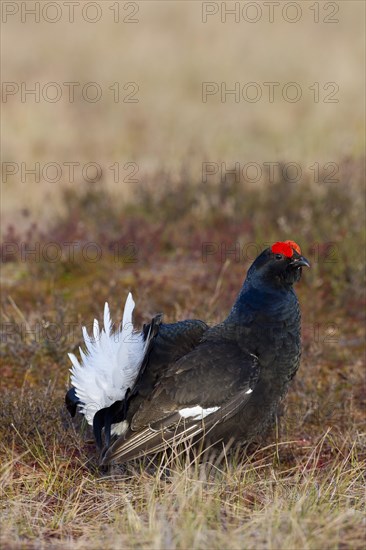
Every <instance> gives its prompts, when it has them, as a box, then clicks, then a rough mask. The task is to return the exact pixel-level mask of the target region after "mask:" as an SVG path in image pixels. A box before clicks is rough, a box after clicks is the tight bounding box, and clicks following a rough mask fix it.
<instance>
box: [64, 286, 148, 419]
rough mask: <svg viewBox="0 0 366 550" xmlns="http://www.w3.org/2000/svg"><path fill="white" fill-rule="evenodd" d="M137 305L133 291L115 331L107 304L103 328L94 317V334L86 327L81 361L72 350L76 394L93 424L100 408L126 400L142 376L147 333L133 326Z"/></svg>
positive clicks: (82, 410) (72, 377) (71, 358)
mask: <svg viewBox="0 0 366 550" xmlns="http://www.w3.org/2000/svg"><path fill="white" fill-rule="evenodd" d="M134 307H135V303H134V301H133V298H132V294H131V293H129V294H128V296H127V300H126V303H125V307H124V312H123V318H122V324H121V326H120V328H119V329H118V330H117V331H115V332H113V323H112V319H111V315H110V310H109V306H108V303H106V304H105V306H104V315H103V324H104V327H103V328H102V329H100V327H99V323H98V321H97V320H96V319H94V322H93V336H89V334H88V331H87V329H86V327H83V329H82V333H83V338H84V344H85V347H86V350H85V351H83V350H82V349H81V348H80V361H79V360H78V359H77V357H76V356H75V355H74V354H73V353H69V357H70V360H71V363H72V368H71V369H70V372H71V383H72V386H73V387H74V394H75V396H76V398H77V399H78V400H79V402H80V403H79V404H80V411H81V412H82V413H83V414H84V415H85V418H86V419H87V421H88V423H89V424H90V425H92V424H93V418H94V415H95V413H96V412H97V411H99V410H100V409H103V408H105V407H110V406H111V405H112V404H113V403H114V402H115V401H118V400H121V399H124V396H125V394H126V391H127V390H128V389H129V388H131V387H132V386H133V384H134V382H135V380H136V378H137V376H138V373H139V369H140V366H141V364H142V361H143V358H144V353H145V351H146V350H145V338H144V335H143V333H140V332H135V331H134V329H133V324H132V313H133V310H134Z"/></svg>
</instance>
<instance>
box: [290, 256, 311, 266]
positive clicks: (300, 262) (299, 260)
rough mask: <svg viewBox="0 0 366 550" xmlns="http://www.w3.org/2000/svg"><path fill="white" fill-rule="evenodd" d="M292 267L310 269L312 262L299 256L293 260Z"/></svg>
mask: <svg viewBox="0 0 366 550" xmlns="http://www.w3.org/2000/svg"><path fill="white" fill-rule="evenodd" d="M291 265H293V266H294V267H310V262H309V261H308V260H307V259H306V258H304V256H299V257H298V258H294V259H293V260H292V262H291Z"/></svg>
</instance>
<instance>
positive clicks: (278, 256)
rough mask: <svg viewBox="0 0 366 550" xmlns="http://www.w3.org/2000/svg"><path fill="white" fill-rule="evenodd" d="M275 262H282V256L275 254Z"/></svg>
mask: <svg viewBox="0 0 366 550" xmlns="http://www.w3.org/2000/svg"><path fill="white" fill-rule="evenodd" d="M275 257H276V260H282V258H283V256H282V254H276V256H275Z"/></svg>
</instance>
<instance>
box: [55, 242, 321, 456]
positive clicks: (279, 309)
mask: <svg viewBox="0 0 366 550" xmlns="http://www.w3.org/2000/svg"><path fill="white" fill-rule="evenodd" d="M303 266H308V267H309V266H310V264H309V262H308V261H307V260H306V258H304V257H303V256H302V255H301V251H300V247H299V246H298V245H297V244H296V243H295V242H293V241H285V242H277V243H275V244H273V245H272V246H271V247H270V248H267V249H266V250H264V252H262V253H261V254H260V255H259V256H258V257H257V258H256V260H255V261H254V262H253V264H252V265H251V267H250V268H249V270H248V273H247V277H246V280H245V282H244V284H243V286H242V289H241V291H240V293H239V295H238V297H237V299H236V301H235V303H234V305H233V308H232V310H231V312H230V313H229V315H228V317H227V318H226V319H225V320H224V321H223V322H222V323H220V324H218V325H216V326H213V327H208V326H207V325H206V323H204V322H203V321H199V320H187V321H181V322H178V323H173V324H165V323H163V322H162V315H157V316H156V317H154V318H153V319H152V321H151V322H150V323H149V324H148V325H144V327H143V330H142V331H141V332H135V331H134V330H133V325H132V312H133V309H134V305H135V304H134V302H133V299H132V296H131V294H129V295H128V298H127V301H126V305H125V309H124V314H123V320H122V324H121V327H120V329H119V330H118V331H116V332H113V330H112V322H111V319H110V314H109V307H108V304H106V305H105V310H104V330H100V329H99V325H98V322H97V321H96V320H95V321H94V326H93V337H89V335H88V333H87V331H86V329H85V327H84V328H83V336H84V340H85V344H86V348H87V352H86V353H84V352H83V351H82V349H80V355H81V364H80V363H79V361H78V360H77V358H76V357H75V356H74V355H72V354H70V359H71V361H72V364H73V367H72V369H71V382H72V386H73V387H72V388H71V389H70V390H69V391H68V392H67V394H66V398H65V400H66V405H67V408H68V410H69V411H70V413H71V414H72V415H74V414H75V412H76V410H77V408H79V410H80V412H82V413H83V414H84V415H85V417H86V419H87V421H88V422H89V424H91V425H93V429H94V434H95V438H96V442H97V445H98V446H99V447H100V448H102V446H103V435H104V448H103V450H102V453H101V463H102V464H108V463H110V462H112V461H118V462H125V461H127V460H130V459H133V458H137V457H139V456H142V455H144V454H147V453H155V452H158V451H161V450H163V449H166V448H169V447H173V446H175V445H177V444H179V443H181V442H185V441H187V440H190V441H193V442H196V441H198V440H203V441H204V442H205V443H206V442H207V444H213V443H217V442H223V443H229V442H245V441H250V440H251V439H253V437H254V436H255V435H256V434H258V433H259V432H261V431H262V430H263V429H264V428H265V426H266V425H267V424H268V422H269V421H270V419H271V418H272V417H273V415H274V413H275V412H276V409H277V407H278V404H279V402H280V401H281V399H282V398H283V396H284V395H285V394H286V392H287V389H288V385H289V383H290V381H291V379H292V378H293V376H294V375H295V373H296V371H297V369H298V367H299V363H300V355H301V341H300V320H301V319H300V308H299V303H298V299H297V297H296V294H295V292H294V289H293V284H294V283H296V282H298V281H299V280H300V278H301V272H302V267H303Z"/></svg>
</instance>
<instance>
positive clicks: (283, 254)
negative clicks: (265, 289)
mask: <svg viewBox="0 0 366 550" xmlns="http://www.w3.org/2000/svg"><path fill="white" fill-rule="evenodd" d="M304 266H305V267H310V263H309V261H308V260H307V259H306V258H304V256H302V255H301V250H300V247H299V245H298V244H296V243H295V242H294V241H285V242H276V243H274V244H273V245H272V246H270V247H269V248H267V249H266V250H264V251H263V252H262V253H261V254H260V255H259V256H258V257H257V258H256V260H255V261H254V262H253V264H252V265H251V267H250V269H249V271H248V279H249V280H250V281H251V282H254V281H255V280H257V281H260V282H264V283H266V284H269V285H270V286H273V287H276V288H278V287H285V288H288V287H291V286H292V285H293V284H294V283H296V282H298V281H299V280H300V278H301V272H302V267H304Z"/></svg>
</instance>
